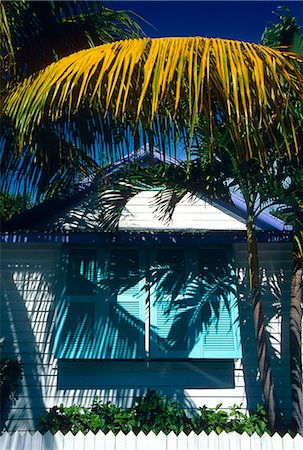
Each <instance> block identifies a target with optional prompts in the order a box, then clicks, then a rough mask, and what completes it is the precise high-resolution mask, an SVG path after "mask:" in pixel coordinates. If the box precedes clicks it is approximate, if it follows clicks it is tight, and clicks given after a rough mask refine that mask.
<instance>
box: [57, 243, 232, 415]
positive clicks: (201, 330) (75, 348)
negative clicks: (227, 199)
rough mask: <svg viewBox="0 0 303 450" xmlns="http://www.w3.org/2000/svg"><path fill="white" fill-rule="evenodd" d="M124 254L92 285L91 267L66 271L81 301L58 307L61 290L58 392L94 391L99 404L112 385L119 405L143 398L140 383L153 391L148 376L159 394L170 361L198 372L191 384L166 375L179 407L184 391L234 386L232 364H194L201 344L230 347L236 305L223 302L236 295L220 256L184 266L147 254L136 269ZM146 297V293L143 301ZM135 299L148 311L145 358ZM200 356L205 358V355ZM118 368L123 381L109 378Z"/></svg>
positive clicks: (180, 255)
mask: <svg viewBox="0 0 303 450" xmlns="http://www.w3.org/2000/svg"><path fill="white" fill-rule="evenodd" d="M129 252H131V250H129V249H125V255H126V259H128V264H126V262H127V261H126V259H125V260H124V261H123V252H122V253H120V254H119V255H118V257H117V255H116V258H114V259H113V260H112V262H111V267H110V269H109V271H108V273H107V275H106V276H105V277H104V278H105V279H103V280H102V274H101V275H100V276H99V279H97V280H96V277H95V276H94V275H92V270H93V269H92V265H91V266H90V265H89V264H87V263H86V269H85V267H84V266H85V264H84V262H83V263H82V264H81V262H80V263H79V264H76V266H75V267H74V268H73V269H71V268H70V274H71V275H70V276H71V279H72V278H74V279H77V280H78V281H77V286H78V289H77V293H78V294H79V292H80V291H79V286H80V285H81V286H82V288H81V289H83V291H82V292H84V291H85V292H86V294H85V295H84V297H85V296H86V298H85V299H84V297H83V299H82V298H81V299H80V300H79V298H77V297H79V295H78V296H74V297H73V298H74V300H75V301H73V300H69V301H66V291H65V295H63V296H62V297H61V300H60V301H59V304H58V318H57V323H58V330H59V335H57V336H56V340H55V345H54V350H55V352H56V354H57V355H58V357H59V379H58V388H59V389H63V390H66V389H68V388H69V395H70V394H71V392H72V390H73V389H75V390H76V389H77V391H78V392H79V389H80V391H81V392H82V394H83V395H85V389H93V388H94V389H96V390H98V389H99V390H101V391H102V397H103V398H105V399H106V397H107V396H108V398H112V393H113V391H114V386H115V385H119V384H120V389H118V390H117V392H116V394H115V395H116V396H117V398H116V400H117V401H120V402H121V398H120V399H119V398H118V397H119V396H120V397H123V398H124V400H125V401H129V400H130V397H133V398H134V397H136V396H138V395H142V394H143V393H144V392H146V389H147V388H148V387H151V386H150V385H149V384H148V383H151V382H154V384H155V385H156V386H157V381H155V379H154V380H151V376H152V374H153V376H154V375H155V374H156V372H157V376H158V377H159V382H158V384H159V389H160V390H163V383H164V382H163V378H162V373H161V370H162V371H163V373H164V372H165V371H166V373H167V371H168V370H170V369H171V370H173V369H172V367H173V360H175V361H176V360H177V361H179V363H180V365H183V368H185V367H187V368H188V370H193V371H194V372H196V373H199V378H198V382H197V377H196V378H192V379H191V377H190V376H188V377H187V379H186V378H184V379H180V378H179V379H178V380H177V379H175V380H174V372H173V371H172V372H171V376H172V379H170V384H171V388H170V391H169V395H170V396H173V397H176V398H178V401H179V402H180V403H181V404H182V405H183V406H185V407H187V408H191V407H193V406H194V405H193V403H192V402H191V400H190V399H189V398H188V397H187V395H186V389H188V388H189V389H190V388H227V387H234V373H233V360H232V359H230V360H226V361H218V360H209V359H208V360H207V361H206V360H205V361H203V360H202V359H201V360H200V361H197V359H199V358H202V357H203V346H204V345H205V348H207V346H208V351H209V352H210V351H212V350H213V349H215V350H216V345H217V346H218V340H217V339H218V337H219V338H220V336H219V334H220V333H221V341H220V344H219V345H222V344H223V346H224V341H226V339H227V340H228V339H229V340H230V342H232V338H231V336H232V332H233V327H234V325H235V324H234V323H233V320H234V317H235V314H233V313H232V308H236V307H237V306H236V302H234V303H231V301H230V300H231V298H235V296H236V287H235V279H234V275H233V274H232V268H231V264H230V262H229V261H228V260H227V259H226V258H224V257H223V258H222V257H220V251H218V252H216V251H214V250H213V251H212V254H206V253H204V254H203V253H202V252H201V253H200V254H199V255H198V257H196V258H195V261H193V262H192V263H191V264H188V261H187V262H186V261H185V254H184V252H183V251H182V250H181V249H174V248H171V249H166V250H165V252H163V251H159V252H158V253H157V252H153V257H152V260H151V258H150V256H149V261H148V264H145V267H148V269H147V270H146V269H144V270H143V269H142V268H141V266H140V264H139V261H138V260H136V255H135V253H133V254H131V255H130V254H129ZM221 253H222V252H221ZM189 259H190V258H189ZM81 267H82V272H81V269H80V268H81ZM89 267H90V268H89ZM187 267H189V269H188V268H187ZM96 270H97V269H96ZM80 272H81V273H80ZM97 278H98V277H97ZM92 279H95V281H92ZM147 291H148V292H149V295H146V292H147ZM87 294H89V295H87ZM142 296H143V298H144V306H145V301H146V302H147V304H149V305H150V308H149V311H150V314H149V317H150V327H149V333H150V338H149V347H150V348H149V352H148V353H147V354H146V352H145V349H144V347H145V343H144V342H145V332H146V323H145V311H144V314H143V317H142V311H141V312H140V311H139V309H138V308H140V306H139V303H140V302H139V300H140V299H141V303H142ZM71 298H72V297H71V296H70V297H69V299H71ZM100 303H101V304H103V306H102V305H101V306H100ZM222 314H223V316H224V317H222ZM147 316H148V314H147ZM222 319H223V321H222ZM223 333H225V336H223V340H222V334H223ZM217 334H218V336H216V335H217ZM208 355H209V353H208ZM188 358H193V359H194V360H192V361H191V360H189V359H188ZM195 358H196V359H195ZM204 358H207V353H206V356H204ZM223 358H224V356H221V359H223ZM84 359H85V362H84V361H83V360H84ZM100 359H101V361H100ZM219 359H220V358H219ZM77 361H78V362H77ZM98 364H99V370H100V372H99V375H100V376H99V379H97V374H98V370H97V366H98ZM119 364H120V366H119ZM83 365H84V366H85V370H84V368H83ZM119 367H120V368H121V367H122V368H123V370H126V372H127V378H126V381H125V380H123V379H120V381H119V380H118V378H119V374H118V373H115V372H114V370H115V369H114V368H116V369H117V371H118V370H119ZM132 367H133V369H132ZM153 369H154V372H153ZM75 370H77V371H78V375H79V376H78V377H77V376H75ZM89 370H91V375H92V377H91V378H90V377H89ZM103 370H104V373H113V375H112V377H113V378H111V380H112V385H110V383H111V381H110V382H109V381H108V380H106V377H105V378H103V379H102V375H103V374H102V371H103ZM136 370H137V375H136V374H135V372H136ZM107 371H109V372H107ZM111 371H113V372H111ZM81 374H82V375H81ZM140 376H141V377H142V378H141V379H140ZM163 376H164V375H163ZM84 377H85V378H84ZM121 377H122V378H123V375H121ZM144 377H145V380H146V383H147V384H146V385H145V386H144V385H143V384H144ZM102 382H104V383H105V384H102ZM123 382H127V383H128V384H127V386H128V387H127V388H126V387H124V388H122V387H121V383H122V384H123ZM166 383H167V380H166ZM197 383H198V384H197ZM118 391H119V392H118ZM164 391H165V390H164ZM90 392H91V391H90ZM77 401H79V400H77ZM122 401H123V399H122Z"/></svg>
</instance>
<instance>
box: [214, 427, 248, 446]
mask: <svg viewBox="0 0 303 450" xmlns="http://www.w3.org/2000/svg"><path fill="white" fill-rule="evenodd" d="M218 437H219V439H218V442H219V449H220V450H229V435H228V433H226V432H225V431H222V433H220V434H219V436H218ZM237 448H241V447H240V445H239V446H238V447H237ZM233 450H234V449H233ZM246 450H247V449H246Z"/></svg>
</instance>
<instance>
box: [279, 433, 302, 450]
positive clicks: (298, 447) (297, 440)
mask: <svg viewBox="0 0 303 450" xmlns="http://www.w3.org/2000/svg"><path fill="white" fill-rule="evenodd" d="M293 444H294V450H302V448H303V437H302V436H300V435H299V434H297V435H296V436H295V437H294V439H293ZM274 450H276V449H274Z"/></svg>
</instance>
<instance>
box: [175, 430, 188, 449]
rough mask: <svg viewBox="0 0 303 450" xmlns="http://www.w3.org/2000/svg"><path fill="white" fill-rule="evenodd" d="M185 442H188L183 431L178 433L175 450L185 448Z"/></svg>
mask: <svg viewBox="0 0 303 450" xmlns="http://www.w3.org/2000/svg"><path fill="white" fill-rule="evenodd" d="M187 442H188V437H187V435H186V434H185V433H180V434H179V435H178V441H177V444H178V446H177V450H187Z"/></svg>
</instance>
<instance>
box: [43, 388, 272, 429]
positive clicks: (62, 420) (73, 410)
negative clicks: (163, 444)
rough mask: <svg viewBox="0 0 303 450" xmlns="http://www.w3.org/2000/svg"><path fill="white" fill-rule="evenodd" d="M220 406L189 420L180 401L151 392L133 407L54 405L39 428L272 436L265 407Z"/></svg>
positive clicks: (206, 410) (102, 404)
mask: <svg viewBox="0 0 303 450" xmlns="http://www.w3.org/2000/svg"><path fill="white" fill-rule="evenodd" d="M221 406H222V404H219V405H217V406H216V408H207V407H206V406H203V408H198V409H197V411H196V413H195V414H194V415H193V416H192V417H188V416H187V414H186V412H185V411H184V410H183V409H182V408H181V407H180V405H179V404H178V403H177V402H172V401H171V400H169V399H168V398H166V397H164V396H161V395H160V394H159V393H158V392H156V391H152V390H150V391H148V392H147V394H146V395H145V396H143V397H139V398H137V399H136V403H135V405H134V406H132V407H131V408H123V407H117V406H115V405H113V404H112V403H110V402H107V403H103V402H102V401H100V400H99V399H98V398H96V399H95V401H94V402H93V404H92V405H91V406H90V407H88V408H84V407H81V406H77V405H74V406H70V407H64V406H63V405H60V406H54V407H53V408H51V409H50V411H49V412H48V413H47V414H46V415H44V416H42V417H41V422H40V425H41V431H43V432H46V431H51V432H52V433H56V432H57V431H58V430H60V431H62V432H63V433H67V432H68V431H71V432H72V433H74V434H75V433H77V432H78V431H82V432H84V433H87V432H88V431H93V432H94V433H96V432H97V431H99V430H100V431H103V432H104V433H107V432H108V431H112V432H114V433H115V434H117V433H118V432H119V431H123V432H124V433H128V432H129V431H133V432H135V433H138V432H139V431H143V432H144V433H148V432H149V431H153V432H154V433H156V434H157V433H159V432H160V431H163V432H164V433H166V434H168V433H169V432H170V431H174V432H175V433H176V434H179V433H180V432H182V431H184V432H185V433H187V434H188V433H189V432H190V431H194V432H196V433H200V432H201V431H205V432H206V433H210V432H211V431H215V432H216V433H217V434H219V433H221V431H226V432H231V431H236V432H238V433H243V432H246V433H248V434H249V435H251V434H252V433H253V432H256V433H258V434H259V435H260V436H261V435H262V434H263V433H265V432H268V433H269V430H268V427H267V418H266V414H265V410H264V408H263V407H262V406H258V409H257V411H256V412H253V413H251V414H250V416H247V415H246V414H244V413H243V412H241V406H236V405H234V406H233V407H232V408H231V409H230V410H229V411H228V412H227V411H224V410H222V409H220V408H221Z"/></svg>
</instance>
